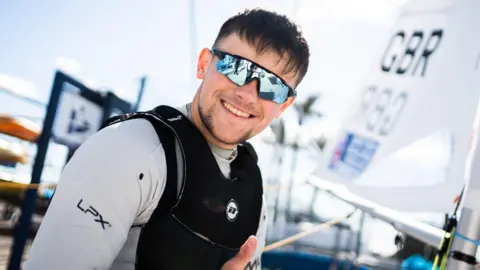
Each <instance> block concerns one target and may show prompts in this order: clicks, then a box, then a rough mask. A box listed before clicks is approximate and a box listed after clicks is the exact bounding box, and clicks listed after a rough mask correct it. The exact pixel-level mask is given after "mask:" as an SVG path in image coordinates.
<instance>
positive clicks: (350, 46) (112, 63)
mask: <svg viewBox="0 0 480 270" xmlns="http://www.w3.org/2000/svg"><path fill="white" fill-rule="evenodd" d="M405 2H406V1H405V0H275V1H274V0H242V1H218V0H201V1H200V0H198V1H195V0H179V1H176V2H175V1H154V0H139V1H113V0H104V1H93V0H85V1H54V0H46V1H24V0H19V1H4V2H2V3H0V114H3V115H6V116H9V117H11V118H25V119H28V120H29V121H32V123H34V124H36V125H39V126H41V125H42V124H43V120H44V117H45V115H46V104H47V103H48V101H49V98H50V95H51V90H52V84H53V81H54V76H55V72H56V71H57V70H58V71H61V72H63V73H64V74H66V75H68V76H70V77H71V78H74V79H75V80H76V81H78V82H80V83H81V84H83V85H84V86H86V87H88V88H89V89H92V90H95V91H98V92H103V93H107V92H112V93H114V94H115V95H116V96H117V97H118V98H120V99H122V100H124V101H126V102H128V103H131V104H135V103H136V102H137V99H138V95H139V91H140V89H141V88H142V80H143V82H144V85H143V96H142V97H141V102H140V104H139V108H138V109H140V110H147V109H151V108H153V107H154V106H157V105H159V104H168V105H172V106H179V105H182V104H185V103H188V102H190V101H191V100H192V98H193V95H194V93H195V91H196V89H197V87H198V85H199V83H200V82H199V81H198V80H197V79H196V76H195V70H196V64H197V58H198V55H199V53H200V51H201V49H203V48H204V47H210V46H211V45H212V43H213V41H214V38H215V36H216V35H217V32H218V30H219V28H220V26H221V24H222V23H223V22H224V21H225V20H226V19H227V18H229V17H230V16H232V15H233V14H235V13H237V12H240V11H243V10H244V9H246V8H254V7H262V8H268V9H270V10H275V11H277V12H280V13H284V14H286V15H287V16H289V17H290V18H292V19H294V20H295V21H296V22H297V23H298V24H299V25H300V26H301V28H302V30H303V33H304V35H305V37H306V39H307V41H308V42H309V45H310V49H311V60H310V62H311V65H310V69H309V72H308V74H307V76H306V77H305V80H304V81H303V82H302V83H301V84H300V86H299V87H298V93H299V96H298V99H297V101H296V106H293V107H291V108H290V109H288V110H287V112H286V113H285V115H284V116H283V119H282V120H281V121H276V122H275V123H274V124H273V125H272V128H271V129H268V130H266V131H265V132H263V133H262V134H261V135H260V136H258V137H256V138H255V139H254V140H253V144H254V145H255V147H256V150H257V153H258V154H259V158H260V166H261V168H262V172H263V177H264V180H265V187H266V188H265V190H266V196H267V200H268V205H269V231H268V237H267V241H268V243H273V242H275V241H278V240H280V239H283V238H285V237H288V236H291V235H293V234H295V233H298V232H301V231H302V230H305V229H308V228H311V227H312V226H314V225H315V224H319V223H322V222H326V221H328V220H330V219H334V218H339V217H342V216H344V215H346V214H348V213H349V212H351V211H352V210H353V207H352V206H351V205H349V204H347V203H345V202H343V201H341V200H339V199H336V198H334V197H332V196H331V195H329V194H327V193H325V192H322V191H321V190H318V189H315V188H314V187H313V186H312V185H309V184H306V183H304V179H305V177H306V176H307V175H309V174H311V173H312V171H313V170H314V169H315V167H316V166H317V162H318V159H319V158H320V157H321V155H322V153H323V152H322V150H323V146H324V144H325V142H326V141H327V140H328V138H330V137H331V136H333V135H334V134H335V132H336V131H337V130H338V129H339V128H340V126H341V124H342V122H343V121H344V119H345V118H346V117H347V113H348V109H349V106H351V103H352V102H353V101H354V98H356V97H358V93H359V91H360V90H361V88H360V87H359V85H360V84H361V83H362V80H364V78H365V76H367V72H369V71H370V70H371V67H372V66H373V65H374V64H377V63H376V62H375V61H376V59H377V58H378V55H379V53H381V52H383V49H384V47H385V46H386V44H387V43H388V42H389V37H390V31H391V29H392V27H393V25H394V24H395V22H396V21H397V19H398V14H399V12H400V11H401V9H402V7H403V6H404V5H405ZM0 140H1V141H0V142H2V141H4V142H5V147H6V148H7V146H8V145H9V144H13V143H15V145H17V146H16V147H20V149H22V150H26V151H27V152H28V156H29V157H31V158H30V160H29V161H28V162H24V163H25V164H21V163H18V164H13V165H12V164H8V163H4V164H2V165H3V166H0V173H3V174H4V175H5V176H4V178H5V179H4V180H6V181H7V180H8V181H10V180H12V179H13V182H17V183H28V182H29V179H30V176H31V173H32V168H33V166H32V162H33V157H34V156H35V154H36V151H37V147H36V146H35V144H34V143H31V142H25V141H24V140H20V139H17V138H14V137H12V136H7V135H4V134H0ZM68 152H69V151H68V148H67V147H65V146H63V145H61V144H59V143H56V142H53V141H50V142H49V147H48V151H47V155H46V161H45V166H44V168H43V172H42V177H41V179H42V180H41V181H42V182H48V183H56V182H57V181H58V179H59V175H60V173H61V170H62V167H63V165H64V164H65V162H66V160H67V159H68V155H69V154H68ZM382 170H384V171H385V172H390V171H391V170H392V167H388V166H384V167H383V168H382ZM9 177H10V178H11V179H9ZM290 181H292V183H293V185H294V188H292V189H290V188H288V186H289V185H290V183H291V182H290ZM369 181H371V182H375V181H377V182H379V183H381V182H382V181H383V178H378V179H369ZM12 190H13V189H12ZM15 192H18V191H15ZM43 192H44V193H42V194H43V195H44V196H46V197H47V198H48V196H47V195H48V194H50V193H48V192H51V190H43ZM46 194H47V195H46ZM4 208H5V209H6V210H5V211H4V219H5V220H6V221H8V222H12V220H13V222H15V218H17V219H18V208H12V207H6V206H5V207H4ZM419 217H421V218H422V219H424V220H426V221H428V222H429V223H431V224H435V226H438V227H441V226H442V225H443V221H444V220H443V219H444V217H443V216H442V215H426V214H425V215H422V216H419ZM37 218H38V219H37V221H38V222H41V215H40V217H38V216H37ZM6 224H7V223H6ZM9 224H10V223H9ZM5 226H6V225H5ZM402 237H403V238H405V236H403V235H399V234H398V232H397V231H396V230H395V229H394V228H393V227H392V226H391V225H388V224H386V223H384V222H382V221H379V220H375V219H374V218H371V217H369V216H368V215H364V214H362V213H361V212H357V213H355V214H354V215H353V216H352V217H350V218H349V219H347V220H345V221H343V222H341V223H340V224H339V225H336V226H334V227H333V228H331V229H328V230H323V231H321V232H319V233H315V234H312V235H310V236H308V237H305V238H302V239H301V240H299V241H295V242H293V243H291V244H290V245H288V246H287V247H282V248H284V249H290V250H302V251H308V252H313V253H315V254H328V256H330V257H332V258H340V257H342V256H344V257H345V256H346V257H347V258H350V259H351V260H352V261H353V258H356V259H358V258H359V257H360V255H362V256H364V257H363V258H364V260H363V262H362V263H361V264H362V265H368V264H370V267H373V268H375V269H399V267H400V266H399V265H400V263H401V261H403V260H404V259H406V258H407V257H409V256H411V255H414V254H419V255H421V256H423V257H425V258H429V259H431V258H432V256H433V255H434V252H435V251H434V250H433V249H432V248H431V247H428V246H425V245H423V244H421V243H420V242H418V243H417V242H415V240H413V239H410V240H409V241H411V242H408V241H405V239H403V241H400V238H402ZM395 239H396V240H397V241H395ZM406 244H408V248H410V249H411V250H410V251H409V250H408V249H406V248H405V247H406V246H405V245H406ZM5 245H6V246H8V248H6V250H7V251H5V256H4V259H5V260H6V258H8V252H10V251H9V248H10V244H5ZM402 252H403V253H402ZM352 254H354V255H352ZM348 256H350V257H348ZM352 256H353V257H352ZM342 258H343V257H342ZM374 263H377V266H373V265H374ZM381 263H383V266H379V265H380V264H381ZM382 267H383V268H382ZM322 269H323V268H322Z"/></svg>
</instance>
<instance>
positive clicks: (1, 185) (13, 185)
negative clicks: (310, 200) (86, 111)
mask: <svg viewBox="0 0 480 270" xmlns="http://www.w3.org/2000/svg"><path fill="white" fill-rule="evenodd" d="M305 183H307V181H302V182H299V183H296V184H295V185H293V187H292V188H295V187H298V186H301V185H303V184H305ZM42 186H43V187H47V188H55V187H56V186H57V184H52V183H39V184H24V183H19V182H10V181H5V182H0V189H37V188H40V187H42ZM282 187H285V186H282V185H268V186H265V189H266V190H276V189H280V188H282Z"/></svg>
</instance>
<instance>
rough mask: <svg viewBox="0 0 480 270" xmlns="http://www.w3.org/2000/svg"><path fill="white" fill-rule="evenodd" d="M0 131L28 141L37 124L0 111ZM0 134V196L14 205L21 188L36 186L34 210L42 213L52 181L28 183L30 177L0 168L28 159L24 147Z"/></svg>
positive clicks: (22, 191) (37, 130)
mask: <svg viewBox="0 0 480 270" xmlns="http://www.w3.org/2000/svg"><path fill="white" fill-rule="evenodd" d="M0 133H1V134H4V135H8V136H9V137H13V138H16V139H17V140H18V139H19V140H22V141H26V142H30V143H35V142H37V140H38V138H39V136H40V134H41V128H40V126H39V125H37V124H35V123H34V122H32V121H30V120H27V119H23V118H18V117H13V116H10V115H6V114H0ZM7 139H8V138H6V139H2V138H0V200H2V201H6V202H8V203H9V204H11V205H14V206H21V203H22V201H23V197H24V196H25V190H26V189H27V188H31V189H36V190H37V192H38V200H37V209H36V211H35V212H36V213H41V214H43V213H45V211H46V208H47V206H48V203H49V200H50V199H51V197H52V195H53V191H54V190H55V187H56V185H51V186H47V185H35V186H32V185H30V177H29V176H28V177H23V178H22V177H20V176H18V175H16V174H12V173H9V172H8V171H7V170H3V169H2V167H1V166H6V167H16V165H17V164H29V163H30V162H31V160H30V157H29V155H28V150H27V149H26V147H23V146H22V145H20V144H19V143H16V142H13V141H14V140H8V141H7Z"/></svg>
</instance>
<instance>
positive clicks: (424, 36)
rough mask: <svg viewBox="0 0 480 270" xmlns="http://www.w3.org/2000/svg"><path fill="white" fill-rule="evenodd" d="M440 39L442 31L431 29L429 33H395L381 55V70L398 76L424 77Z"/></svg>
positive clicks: (417, 31) (421, 31)
mask: <svg viewBox="0 0 480 270" xmlns="http://www.w3.org/2000/svg"><path fill="white" fill-rule="evenodd" d="M442 37H443V29H433V30H432V31H429V32H428V31H423V30H416V31H413V32H409V31H405V30H399V31H397V32H395V33H394V34H393V35H392V37H391V38H390V42H389V43H388V45H387V48H385V51H384V53H383V56H382V60H381V63H380V68H381V70H382V71H383V72H385V73H389V72H394V73H396V74H398V75H403V74H410V75H411V76H415V75H417V74H418V73H420V77H424V76H425V73H426V72H427V67H428V63H429V61H430V60H431V58H432V55H434V52H435V51H437V50H438V47H439V45H440V43H441V40H442Z"/></svg>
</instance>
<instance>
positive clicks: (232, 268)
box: [221, 236, 257, 270]
mask: <svg viewBox="0 0 480 270" xmlns="http://www.w3.org/2000/svg"><path fill="white" fill-rule="evenodd" d="M256 250H257V238H256V237H255V236H250V237H249V238H248V239H247V241H245V243H244V244H243V245H242V247H241V248H240V251H238V254H237V255H236V256H235V257H233V258H232V259H230V260H229V261H228V262H226V263H225V264H224V265H223V267H222V269H221V270H243V269H245V266H247V264H248V262H250V260H251V259H252V257H253V255H255V251H256Z"/></svg>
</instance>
